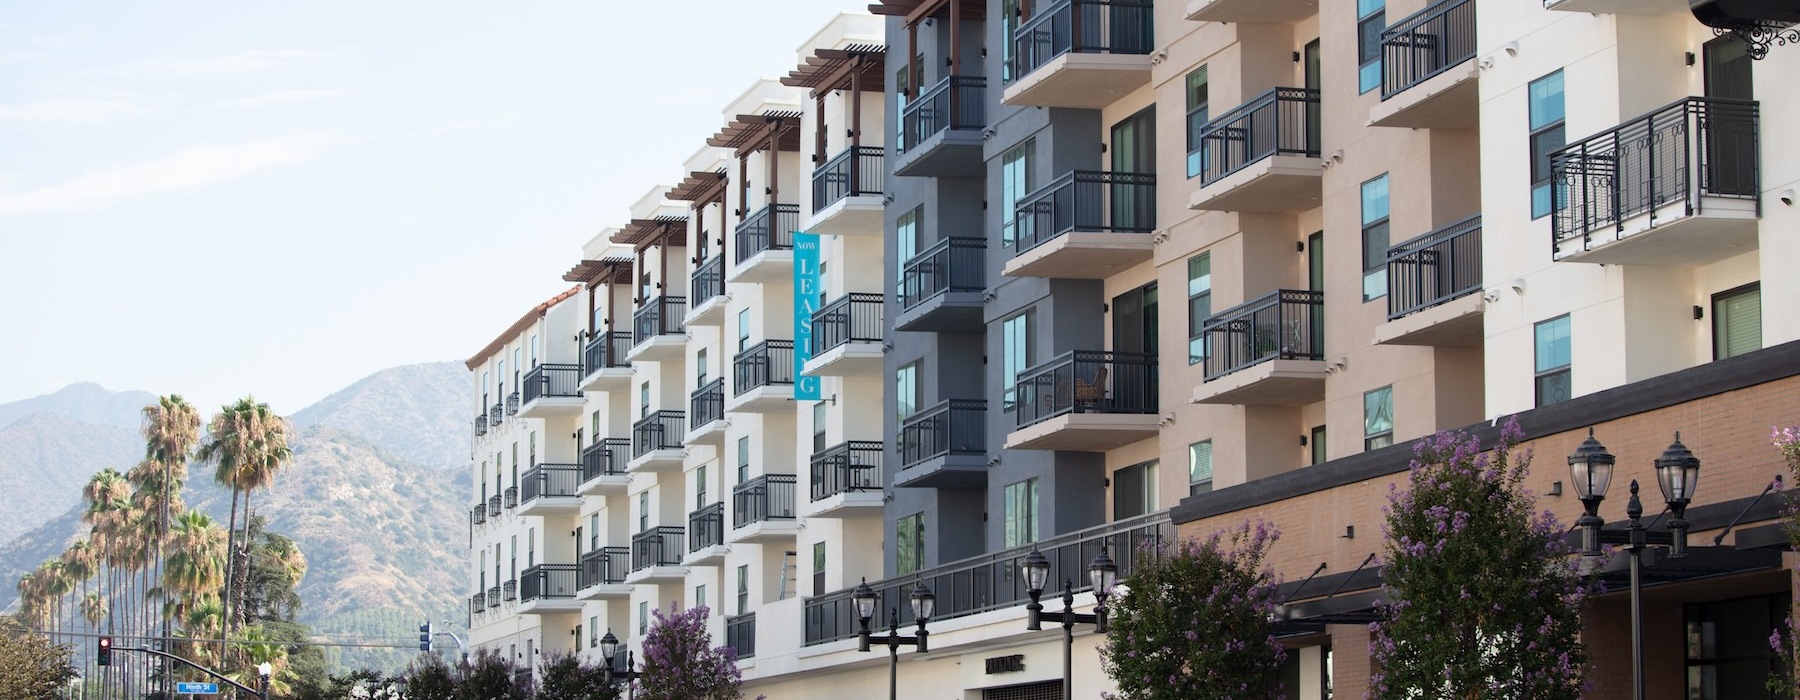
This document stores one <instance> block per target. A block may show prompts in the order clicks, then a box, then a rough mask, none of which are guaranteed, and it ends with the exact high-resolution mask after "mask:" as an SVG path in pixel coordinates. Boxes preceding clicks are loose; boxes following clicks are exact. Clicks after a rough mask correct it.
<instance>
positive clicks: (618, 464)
mask: <svg viewBox="0 0 1800 700" xmlns="http://www.w3.org/2000/svg"><path fill="white" fill-rule="evenodd" d="M629 461H631V441H630V440H627V439H625V438H606V439H603V440H601V441H599V442H596V443H594V444H592V445H588V446H587V449H584V450H582V451H581V480H582V481H588V480H591V479H595V478H598V477H602V476H610V475H619V474H624V473H625V463H626V462H629Z"/></svg>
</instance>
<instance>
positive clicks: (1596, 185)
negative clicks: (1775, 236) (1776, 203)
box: [1550, 97, 1761, 253]
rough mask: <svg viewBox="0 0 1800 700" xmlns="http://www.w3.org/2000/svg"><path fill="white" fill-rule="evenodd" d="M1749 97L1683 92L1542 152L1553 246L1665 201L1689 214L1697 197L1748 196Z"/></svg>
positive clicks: (1753, 175) (1753, 117) (1752, 189)
mask: <svg viewBox="0 0 1800 700" xmlns="http://www.w3.org/2000/svg"><path fill="white" fill-rule="evenodd" d="M1757 107H1758V105H1757V103H1756V102H1754V101H1749V100H1732V99H1724V98H1716V97H1688V98H1683V99H1681V100H1677V101H1675V102H1674V103H1672V104H1669V105H1667V106H1664V107H1661V108H1659V109H1657V110H1655V111H1653V112H1651V113H1649V114H1646V115H1644V116H1641V117H1637V118H1635V119H1632V120H1631V121H1628V122H1625V123H1624V124H1620V125H1619V126H1616V127H1613V128H1612V129H1609V130H1607V131H1605V132H1602V133H1599V134H1595V135H1593V136H1589V137H1587V138H1585V139H1582V140H1580V141H1577V142H1575V143H1571V144H1569V145H1568V146H1565V147H1563V149H1562V150H1560V151H1557V152H1555V153H1552V154H1551V155H1550V171H1551V185H1550V195H1551V210H1552V212H1551V230H1552V235H1553V237H1554V238H1553V240H1552V248H1553V252H1556V253H1560V252H1563V251H1562V247H1563V246H1564V245H1566V244H1569V243H1574V242H1578V243H1579V246H1578V248H1579V249H1582V250H1585V249H1586V248H1587V245H1588V243H1589V241H1588V234H1589V233H1590V232H1592V231H1595V230H1597V229H1602V228H1606V227H1609V226H1612V227H1616V228H1617V229H1618V230H1621V231H1622V230H1624V222H1625V220H1626V219H1630V218H1631V217H1634V216H1637V215H1639V214H1643V213H1645V212H1648V211H1651V210H1654V209H1659V208H1661V207H1664V206H1667V205H1670V204H1677V203H1680V204H1684V205H1685V206H1686V208H1687V213H1688V214H1689V215H1691V214H1693V213H1694V212H1697V211H1699V210H1700V205H1701V198H1703V197H1728V198H1735V199H1746V200H1752V201H1756V199H1757V194H1758V193H1759V192H1760V191H1761V184H1760V182H1759V180H1760V174H1759V172H1758V167H1757V159H1758V158H1760V157H1761V151H1760V148H1759V146H1758V138H1759V136H1760V133H1759V126H1758V116H1757Z"/></svg>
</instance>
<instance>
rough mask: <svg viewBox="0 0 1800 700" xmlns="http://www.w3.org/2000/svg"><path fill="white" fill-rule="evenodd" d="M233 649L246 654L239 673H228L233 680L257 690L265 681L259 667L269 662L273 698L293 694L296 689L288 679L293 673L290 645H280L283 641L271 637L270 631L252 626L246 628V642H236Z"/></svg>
mask: <svg viewBox="0 0 1800 700" xmlns="http://www.w3.org/2000/svg"><path fill="white" fill-rule="evenodd" d="M234 646H236V647H238V649H239V650H240V651H242V652H243V655H244V661H243V663H244V665H243V667H242V668H240V669H238V670H236V671H231V672H227V673H226V674H225V675H226V676H228V677H230V678H231V680H234V681H237V682H239V683H242V684H244V685H247V686H250V687H252V688H255V687H257V684H258V683H260V682H262V681H261V675H262V674H261V673H260V671H259V670H258V669H257V667H258V666H261V665H262V664H265V663H267V664H268V665H269V692H270V693H271V694H274V695H286V694H288V693H289V692H292V690H293V689H292V688H291V687H290V686H289V685H288V680H289V678H290V677H291V676H292V675H293V673H292V671H290V670H288V651H287V645H286V644H283V643H281V640H278V639H275V638H274V637H271V636H270V635H269V633H268V632H266V631H264V630H263V628H262V625H251V626H249V627H246V628H244V638H243V640H242V641H239V642H236V643H235V644H234Z"/></svg>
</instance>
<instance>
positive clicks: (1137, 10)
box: [1008, 0, 1155, 80]
mask: <svg viewBox="0 0 1800 700" xmlns="http://www.w3.org/2000/svg"><path fill="white" fill-rule="evenodd" d="M1153 14H1154V13H1153V12H1152V11H1151V7H1150V0H1068V1H1065V2H1059V3H1055V4H1053V5H1051V6H1049V7H1048V8H1045V9H1044V10H1042V11H1040V12H1038V13H1037V14H1036V15H1034V16H1033V17H1032V18H1031V20H1030V21H1027V22H1026V23H1024V24H1021V25H1019V28H1018V30H1017V31H1015V32H1014V34H1013V54H1012V64H1011V75H1010V76H1008V79H1010V80H1018V79H1019V78H1022V77H1024V76H1025V75H1026V74H1027V73H1030V72H1032V71H1034V70H1037V69H1038V68H1040V67H1042V66H1043V65H1044V64H1046V63H1049V62H1050V61H1051V59H1054V58H1056V57H1057V56H1061V55H1063V54H1065V53H1118V54H1147V53H1150V50H1151V49H1152V48H1153V47H1154V46H1155V36H1154V35H1155V32H1154V27H1155V23H1154V20H1153Z"/></svg>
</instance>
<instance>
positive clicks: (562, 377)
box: [524, 364, 581, 403]
mask: <svg viewBox="0 0 1800 700" xmlns="http://www.w3.org/2000/svg"><path fill="white" fill-rule="evenodd" d="M524 389H525V403H531V402H533V401H536V400H538V399H540V398H544V397H557V398H580V397H581V365H565V364H558V365H551V364H544V365H538V366H536V367H533V368H531V371H530V372H527V373H525V387H524Z"/></svg>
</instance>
